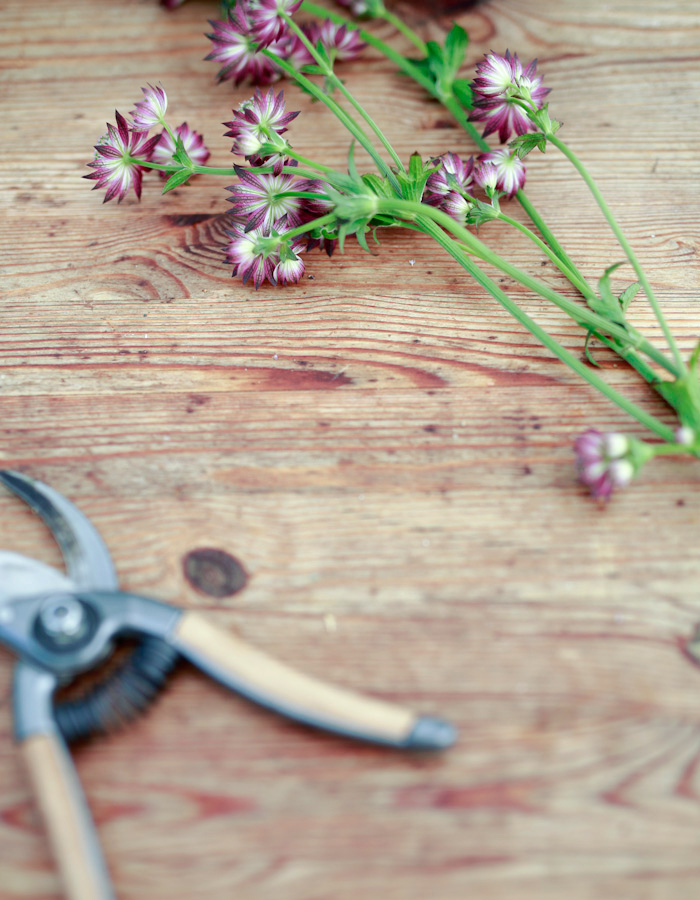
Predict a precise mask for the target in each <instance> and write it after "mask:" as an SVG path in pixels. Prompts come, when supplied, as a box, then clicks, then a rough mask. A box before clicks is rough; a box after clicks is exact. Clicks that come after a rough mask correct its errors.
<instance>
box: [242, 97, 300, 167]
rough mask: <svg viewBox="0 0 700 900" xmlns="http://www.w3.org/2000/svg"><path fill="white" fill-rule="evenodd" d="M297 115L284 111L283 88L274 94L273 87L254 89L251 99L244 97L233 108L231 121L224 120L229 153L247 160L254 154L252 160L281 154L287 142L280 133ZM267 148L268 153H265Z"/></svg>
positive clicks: (296, 113)
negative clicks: (230, 142) (229, 139)
mask: <svg viewBox="0 0 700 900" xmlns="http://www.w3.org/2000/svg"><path fill="white" fill-rule="evenodd" d="M298 115H299V113H298V112H293V113H288V112H285V106H284V92H283V91H280V92H279V94H277V95H275V92H274V91H273V90H269V91H268V92H267V93H266V94H263V93H262V91H259V90H258V91H256V92H255V96H254V97H253V98H252V99H250V100H244V101H243V103H241V105H240V106H239V107H238V109H235V110H233V119H232V120H231V121H230V122H224V124H225V125H226V126H228V129H229V130H228V131H227V132H225V137H232V138H233V147H232V149H231V152H232V153H236V154H238V155H239V156H245V157H247V158H248V159H251V158H252V157H255V158H256V159H255V161H257V160H261V159H267V158H269V157H270V156H271V155H272V153H277V154H280V153H282V154H284V152H285V150H286V149H287V146H288V145H287V141H286V140H285V139H284V138H282V135H283V134H284V132H285V131H286V130H287V125H289V123H290V122H291V121H293V120H294V119H295V118H296V117H297V116H298ZM266 147H269V148H270V152H267V153H265V152H264V150H265V148H266ZM261 152H262V153H263V155H262V156H260V154H261Z"/></svg>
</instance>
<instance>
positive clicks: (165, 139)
mask: <svg viewBox="0 0 700 900" xmlns="http://www.w3.org/2000/svg"><path fill="white" fill-rule="evenodd" d="M174 133H175V137H176V138H177V137H179V138H181V139H182V143H183V145H184V147H185V150H186V151H187V155H188V156H189V158H190V159H191V160H192V162H193V163H194V164H195V165H196V166H203V165H204V164H205V163H206V161H207V160H208V159H209V156H210V155H211V154H210V153H209V150H208V148H207V147H206V146H205V144H204V138H203V137H202V135H201V134H198V133H197V132H196V131H193V130H192V129H191V128H190V126H189V125H188V124H187V122H183V123H182V125H178V127H177V128H176V129H175V132H174ZM173 153H175V143H174V142H173V139H172V138H171V137H170V134H169V133H168V132H167V131H163V133H162V134H161V136H160V140H159V141H158V143H157V144H156V146H155V148H154V149H153V154H152V156H151V162H155V163H160V165H162V166H168V165H171V164H172V165H176V163H175V162H174V161H173ZM159 174H160V175H162V176H163V177H164V178H165V177H167V173H166V172H159Z"/></svg>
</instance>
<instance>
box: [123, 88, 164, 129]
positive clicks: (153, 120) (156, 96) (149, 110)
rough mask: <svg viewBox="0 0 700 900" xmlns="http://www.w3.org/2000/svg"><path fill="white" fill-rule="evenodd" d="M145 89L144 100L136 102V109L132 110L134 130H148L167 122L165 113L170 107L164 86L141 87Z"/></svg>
mask: <svg viewBox="0 0 700 900" xmlns="http://www.w3.org/2000/svg"><path fill="white" fill-rule="evenodd" d="M141 90H142V91H143V97H144V99H143V100H139V101H138V102H137V103H136V109H133V110H132V111H131V118H132V119H133V120H134V122H133V125H132V126H131V127H132V130H133V131H148V130H149V129H150V128H152V127H153V126H154V125H164V124H165V113H166V110H167V108H168V98H167V96H166V94H165V91H164V90H163V88H162V87H160V86H159V87H153V85H151V84H149V85H148V87H145V88H141Z"/></svg>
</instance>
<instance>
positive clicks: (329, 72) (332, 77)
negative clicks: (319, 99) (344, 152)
mask: <svg viewBox="0 0 700 900" xmlns="http://www.w3.org/2000/svg"><path fill="white" fill-rule="evenodd" d="M282 18H283V19H284V21H285V22H286V23H287V25H288V26H289V29H290V31H292V33H293V34H295V35H296V36H297V37H298V38H299V40H300V41H301V42H302V44H303V45H304V46H305V47H306V49H307V50H308V51H309V53H310V54H311V56H312V57H313V59H314V61H315V63H316V65H317V66H319V67H320V68H321V69H323V74H324V76H325V77H326V78H327V79H328V80H329V81H330V82H331V83H332V85H333V87H334V88H335V89H336V90H338V91H340V93H341V94H342V95H343V97H345V99H346V100H347V101H348V103H349V104H350V105H351V106H352V107H353V109H354V110H355V112H357V113H359V115H360V116H361V118H363V119H364V120H365V122H366V123H367V124H368V125H369V127H370V128H371V129H372V131H373V132H374V133H375V135H376V136H377V138H378V139H379V142H380V143H381V145H382V146H383V147H384V149H385V150H386V151H387V153H388V154H389V156H390V157H391V158H392V160H393V161H394V164H395V165H396V167H397V168H398V169H399V171H401V172H403V171H405V169H404V167H403V163H402V162H401V159H400V158H399V156H398V155H397V153H396V151H395V150H394V148H393V147H392V146H391V144H390V143H389V141H388V140H387V138H386V136H385V135H384V132H383V131H382V130H381V128H380V127H379V125H377V123H376V122H375V121H374V119H373V118H372V117H371V116H370V114H369V113H368V112H367V110H366V109H365V108H364V107H363V106H362V104H361V103H360V102H359V101H358V100H356V99H355V97H354V96H353V95H352V93H351V92H350V91H349V90H348V89H347V88H346V87H345V85H344V84H343V82H342V81H341V80H340V78H338V76H337V75H336V74H335V72H334V71H333V66H332V65H330V66H329V65H328V64H327V62H326V60H325V59H324V58H323V57H322V56H320V54H319V53H318V51H317V50H316V47H314V45H313V44H312V43H311V41H310V40H309V39H308V37H307V36H306V34H305V33H304V31H303V30H302V29H301V28H299V26H298V25H297V23H296V22H295V21H294V19H293V18H292V17H291V16H290V15H288V14H287V13H282Z"/></svg>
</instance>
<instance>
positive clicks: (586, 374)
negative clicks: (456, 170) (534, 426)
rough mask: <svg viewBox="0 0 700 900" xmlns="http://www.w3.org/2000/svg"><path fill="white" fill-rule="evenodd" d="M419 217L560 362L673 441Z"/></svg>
mask: <svg viewBox="0 0 700 900" xmlns="http://www.w3.org/2000/svg"><path fill="white" fill-rule="evenodd" d="M421 218H422V217H419V218H418V221H417V224H418V225H419V226H420V227H421V228H422V230H424V231H425V232H426V233H427V234H429V235H430V236H431V237H433V238H434V239H435V240H436V241H437V242H438V243H439V244H440V245H441V246H442V247H443V249H444V250H446V251H447V252H448V253H449V254H450V256H452V258H453V259H455V260H456V261H457V262H458V263H459V264H460V265H461V266H462V268H464V269H465V270H466V271H467V272H469V274H470V275H471V276H472V277H473V278H474V279H475V280H476V281H477V283H478V284H480V285H481V286H482V287H483V288H485V289H486V290H487V291H488V292H489V293H490V294H491V296H492V297H493V298H494V299H495V300H497V301H498V303H500V304H501V306H503V307H504V309H506V310H507V311H508V312H509V313H510V314H511V315H512V316H513V317H514V318H515V319H516V320H517V321H518V322H520V324H521V325H523V326H524V327H525V328H527V330H528V331H529V332H530V334H532V335H533V336H534V337H536V338H537V339H538V340H539V341H540V342H541V343H542V344H544V346H545V347H546V348H547V349H548V350H549V351H550V352H551V353H553V354H554V356H556V357H557V358H558V359H559V360H560V361H561V362H563V363H564V364H565V365H567V366H569V368H570V369H572V370H573V371H574V372H576V374H577V375H580V376H581V378H583V379H584V380H585V381H587V382H588V383H589V384H590V385H592V386H593V387H595V388H597V390H599V391H600V392H601V393H602V394H603V395H604V396H605V397H607V398H608V399H609V400H611V401H612V402H613V403H615V404H616V405H617V406H619V407H620V409H622V410H624V411H625V412H626V413H627V414H628V415H630V416H632V418H634V419H636V420H637V421H638V422H640V423H641V424H642V425H644V426H645V427H646V428H648V429H649V430H650V431H652V432H653V433H654V434H656V435H658V436H659V437H660V438H662V439H663V440H664V441H670V442H672V441H673V431H672V430H671V429H670V428H669V427H668V426H667V425H664V424H663V422H660V421H659V420H658V419H657V418H656V417H655V416H652V415H651V414H650V413H647V412H646V411H645V410H643V409H641V407H639V406H637V405H636V404H635V403H632V402H631V401H630V400H628V399H627V398H626V397H624V396H623V395H622V394H620V393H619V392H618V391H616V390H615V388H613V387H611V386H610V385H609V384H608V383H607V382H605V381H603V379H602V378H601V377H600V376H599V375H597V374H596V372H595V371H594V370H593V369H590V368H589V367H588V366H585V365H584V364H583V363H582V362H581V361H580V360H579V359H578V358H577V357H576V356H574V355H573V353H571V352H570V351H568V350H567V349H566V348H565V347H562V345H561V344H560V343H559V342H558V341H557V340H555V339H554V338H553V337H552V336H551V335H550V334H548V333H547V332H546V331H545V330H544V329H543V328H541V327H540V326H539V325H538V324H537V323H536V322H535V321H534V319H531V318H530V316H528V315H527V313H525V312H524V311H523V310H522V309H520V307H519V306H518V305H517V303H514V302H513V301H512V300H511V299H510V297H508V295H507V294H506V293H505V292H504V291H503V290H501V288H500V287H499V286H498V285H497V284H496V282H495V281H493V279H491V278H490V277H489V276H488V275H486V273H485V272H483V271H482V270H481V269H480V268H479V267H478V266H477V265H476V263H474V262H473V261H472V260H471V259H470V258H469V257H468V256H467V255H466V254H465V253H464V252H463V251H461V250H460V249H459V247H458V246H457V244H456V243H455V242H454V241H453V240H452V239H451V238H449V237H448V236H447V235H446V234H445V232H444V231H443V230H442V229H441V228H440V227H439V226H438V225H437V224H436V223H435V222H432V221H431V220H430V219H423V220H422V221H421Z"/></svg>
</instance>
